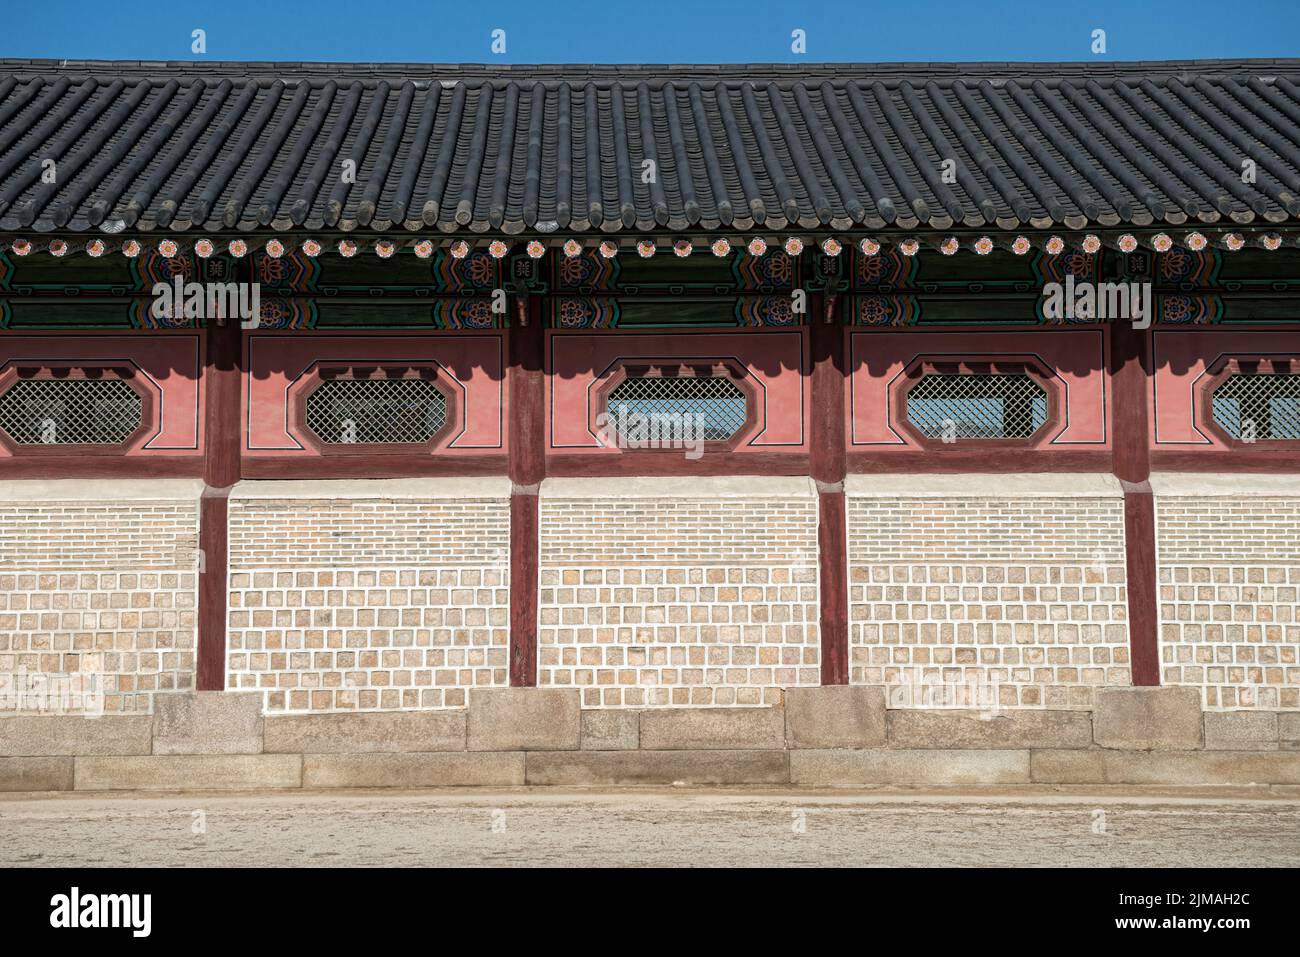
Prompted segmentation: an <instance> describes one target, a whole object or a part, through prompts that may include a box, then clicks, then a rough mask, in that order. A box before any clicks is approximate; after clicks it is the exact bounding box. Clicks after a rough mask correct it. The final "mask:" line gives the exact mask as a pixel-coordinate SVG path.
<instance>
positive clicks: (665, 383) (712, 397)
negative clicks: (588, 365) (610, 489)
mask: <svg viewBox="0 0 1300 957" xmlns="http://www.w3.org/2000/svg"><path fill="white" fill-rule="evenodd" d="M748 413H749V410H748V408H747V401H746V398H745V393H744V391H742V390H741V388H740V387H739V386H738V385H736V384H735V383H734V382H732V381H731V379H729V378H727V377H725V376H646V375H643V376H629V377H628V378H627V379H624V380H623V381H622V382H620V383H619V384H618V385H616V386H615V387H614V388H613V390H612V391H611V392H610V393H609V402H608V414H609V419H610V424H611V425H612V426H613V427H614V429H615V430H616V431H617V432H618V433H619V434H620V435H622V437H623V438H624V439H626V440H627V441H628V442H629V443H634V442H636V441H639V440H646V441H654V439H655V438H657V439H658V440H659V441H660V442H692V441H704V442H723V441H726V440H727V439H730V438H731V437H732V436H733V435H735V434H736V433H737V432H739V431H740V430H741V429H743V428H744V427H745V422H746V421H747V419H748V417H749V414H748Z"/></svg>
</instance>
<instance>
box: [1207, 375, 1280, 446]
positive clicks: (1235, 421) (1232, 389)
mask: <svg viewBox="0 0 1300 957" xmlns="http://www.w3.org/2000/svg"><path fill="white" fill-rule="evenodd" d="M1210 411H1211V414H1212V415H1213V416H1214V421H1215V422H1216V423H1218V425H1219V428H1221V429H1223V431H1225V432H1227V433H1228V434H1229V435H1231V436H1232V437H1233V438H1235V439H1241V440H1243V441H1252V440H1254V439H1300V375H1297V374H1295V373H1271V372H1270V373H1260V374H1258V375H1252V374H1250V373H1244V372H1235V373H1233V374H1232V375H1230V376H1228V378H1226V379H1224V380H1223V382H1222V383H1220V385H1219V387H1218V388H1217V389H1215V390H1214V396H1213V398H1212V399H1211V401H1210Z"/></svg>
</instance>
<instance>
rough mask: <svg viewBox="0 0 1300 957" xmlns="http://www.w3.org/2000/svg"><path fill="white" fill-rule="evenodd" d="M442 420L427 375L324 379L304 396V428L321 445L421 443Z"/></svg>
mask: <svg viewBox="0 0 1300 957" xmlns="http://www.w3.org/2000/svg"><path fill="white" fill-rule="evenodd" d="M446 423H447V400H446V398H445V397H444V396H443V394H442V393H441V392H440V391H439V390H438V388H437V386H435V385H434V384H433V383H432V382H431V381H429V380H428V379H327V380H326V381H324V382H322V383H321V384H320V386H318V387H317V388H316V389H315V390H314V391H313V392H312V393H311V395H309V396H307V428H309V429H311V431H312V432H314V433H315V434H316V436H317V437H318V438H319V439H320V440H321V441H322V442H324V443H325V444H326V445H422V444H424V443H426V442H428V441H429V440H430V439H432V438H433V436H434V435H435V434H436V433H437V432H438V430H439V429H441V428H442V427H443V426H444V425H445V424H446Z"/></svg>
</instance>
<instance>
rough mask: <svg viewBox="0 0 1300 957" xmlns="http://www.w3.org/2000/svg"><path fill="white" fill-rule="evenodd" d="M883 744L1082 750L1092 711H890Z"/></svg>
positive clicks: (1088, 737) (1088, 739) (1089, 735)
mask: <svg viewBox="0 0 1300 957" xmlns="http://www.w3.org/2000/svg"><path fill="white" fill-rule="evenodd" d="M888 723H889V747H891V748H905V749H924V748H949V749H959V748H972V749H979V748H994V749H1003V750H1005V749H1012V750H1014V749H1017V748H1087V747H1091V746H1092V715H1090V714H1089V713H1088V712H1087V711H1014V712H1004V713H1002V714H998V715H986V714H984V713H982V712H978V711H890V712H889V717H888Z"/></svg>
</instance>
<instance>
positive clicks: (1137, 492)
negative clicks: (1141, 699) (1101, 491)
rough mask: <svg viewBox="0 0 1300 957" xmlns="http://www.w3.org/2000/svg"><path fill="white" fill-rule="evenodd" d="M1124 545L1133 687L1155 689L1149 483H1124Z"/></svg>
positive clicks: (1153, 514) (1153, 516)
mask: <svg viewBox="0 0 1300 957" xmlns="http://www.w3.org/2000/svg"><path fill="white" fill-rule="evenodd" d="M1124 545H1125V555H1126V582H1127V585H1126V587H1127V590H1128V641H1129V658H1130V667H1131V669H1132V674H1133V684H1135V685H1139V686H1147V687H1150V686H1155V685H1159V684H1160V621H1159V604H1158V600H1159V594H1158V592H1159V584H1158V582H1157V578H1156V574H1157V569H1156V507H1155V496H1154V495H1153V494H1151V483H1150V482H1141V483H1136V484H1135V483H1129V482H1126V483H1125V488H1124Z"/></svg>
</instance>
